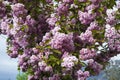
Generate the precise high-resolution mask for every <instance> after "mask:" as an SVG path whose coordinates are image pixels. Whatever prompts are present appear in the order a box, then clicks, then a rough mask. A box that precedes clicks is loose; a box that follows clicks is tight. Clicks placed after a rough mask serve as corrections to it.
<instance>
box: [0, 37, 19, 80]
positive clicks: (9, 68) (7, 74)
mask: <svg viewBox="0 0 120 80" xmlns="http://www.w3.org/2000/svg"><path fill="white" fill-rule="evenodd" d="M17 74H18V71H17V60H16V59H11V58H10V57H9V56H8V55H7V53H6V36H4V35H0V80H16V75H17Z"/></svg>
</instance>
